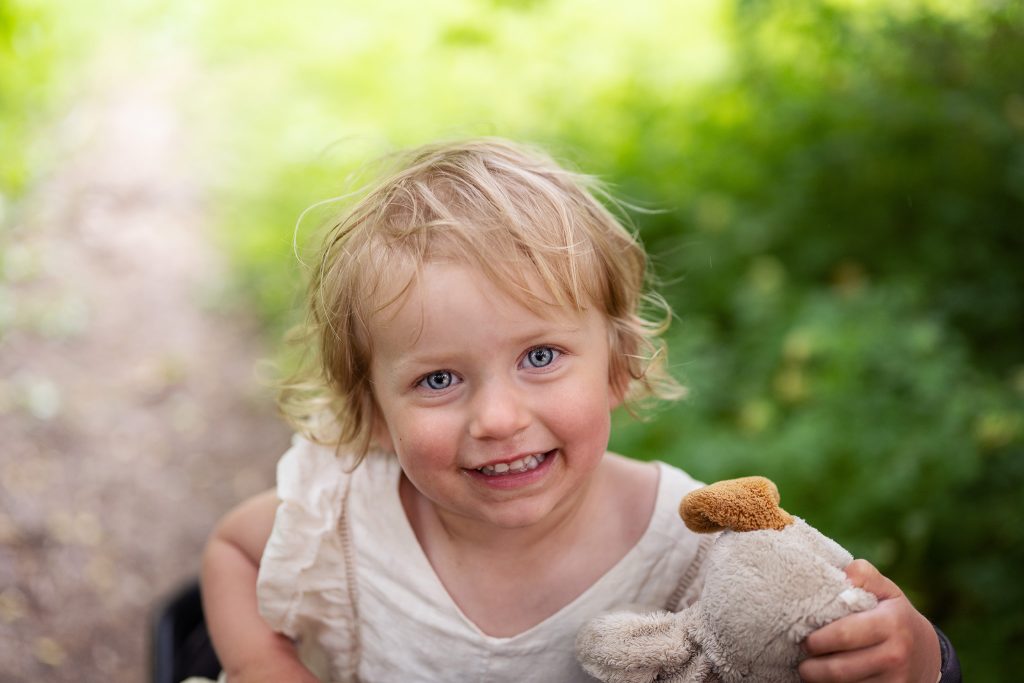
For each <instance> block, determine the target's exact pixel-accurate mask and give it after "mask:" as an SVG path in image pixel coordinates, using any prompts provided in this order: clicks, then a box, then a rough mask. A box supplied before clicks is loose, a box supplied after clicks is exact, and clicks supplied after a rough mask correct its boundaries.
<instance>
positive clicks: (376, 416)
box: [370, 399, 395, 453]
mask: <svg viewBox="0 0 1024 683" xmlns="http://www.w3.org/2000/svg"><path fill="white" fill-rule="evenodd" d="M371 411H372V415H373V418H372V420H371V421H370V430H371V433H370V436H371V438H372V439H373V443H374V444H376V445H377V447H378V448H380V449H381V450H382V451H385V452H387V453H394V452H395V443H394V440H393V439H392V438H391V430H390V429H388V423H387V420H385V419H384V413H383V412H381V409H380V406H379V405H378V404H377V400H376V399H374V400H373V406H372V408H371Z"/></svg>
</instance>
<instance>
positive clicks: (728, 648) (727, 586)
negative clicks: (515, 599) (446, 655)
mask: <svg viewBox="0 0 1024 683" xmlns="http://www.w3.org/2000/svg"><path fill="white" fill-rule="evenodd" d="M778 502H779V495H778V491H777V489H776V488H775V485H774V484H773V483H772V482H771V481H769V480H767V479H765V478H763V477H747V478H744V479H733V480H729V481H724V482H719V483H717V484H713V485H711V486H708V487H705V488H703V489H699V490H697V491H694V492H693V493H691V494H690V495H688V496H687V497H686V498H685V499H684V500H683V503H682V505H681V506H680V514H681V515H682V517H683V520H684V521H685V522H686V524H687V526H688V527H690V528H691V529H692V530H694V531H697V532H700V533H711V532H716V531H721V534H720V536H719V537H718V539H717V541H716V542H715V544H714V546H713V547H712V549H711V551H710V553H709V555H708V558H707V560H706V562H707V563H708V566H707V570H706V574H705V575H706V579H705V582H704V587H703V589H702V592H701V596H700V599H699V600H698V601H697V602H696V603H694V604H693V605H691V606H690V607H688V608H686V609H685V610H683V611H682V612H679V613H675V614H673V613H671V612H665V611H658V612H652V613H647V614H637V613H631V612H620V613H614V614H608V615H604V616H601V617H598V618H597V619H594V620H592V621H591V622H590V623H588V624H587V625H586V626H584V628H583V629H582V630H581V631H580V634H579V637H578V639H577V654H578V656H579V659H580V663H581V664H582V665H583V668H584V669H585V670H586V671H587V672H588V673H589V674H591V675H592V676H595V677H596V678H598V679H599V680H602V681H606V683H640V682H645V683H646V682H649V681H668V682H673V683H683V682H684V681H707V682H712V681H722V682H725V681H739V680H748V681H749V680H754V681H767V682H772V681H798V680H799V676H798V675H797V673H796V665H797V664H798V663H799V662H800V660H801V659H802V656H801V651H800V642H801V641H802V640H803V639H804V638H805V637H806V636H807V635H808V634H809V633H810V632H811V631H814V630H815V629H817V628H819V627H821V626H824V625H825V624H828V623H830V622H832V621H834V620H835V619H838V618H840V617H843V616H846V615H847V614H852V613H853V612H859V611H862V610H865V609H869V608H871V607H874V606H875V604H877V600H876V599H875V596H874V595H872V594H870V593H867V592H865V591H863V590H861V589H859V588H855V587H853V585H852V584H851V583H850V582H849V580H848V579H847V578H846V574H845V573H844V572H843V568H844V567H845V566H846V565H847V564H849V563H850V562H851V561H852V560H853V558H852V556H851V555H850V553H848V552H847V551H846V550H845V549H843V548H842V547H841V546H840V545H839V544H837V543H836V542H835V541H833V540H832V539H830V538H828V537H826V536H824V535H822V534H821V533H820V532H818V531H817V530H816V529H814V528H813V527H811V526H810V525H808V524H807V523H806V522H804V521H803V520H801V519H800V518H798V517H792V516H791V515H789V514H788V513H786V512H785V511H784V510H782V509H781V508H779V507H778Z"/></svg>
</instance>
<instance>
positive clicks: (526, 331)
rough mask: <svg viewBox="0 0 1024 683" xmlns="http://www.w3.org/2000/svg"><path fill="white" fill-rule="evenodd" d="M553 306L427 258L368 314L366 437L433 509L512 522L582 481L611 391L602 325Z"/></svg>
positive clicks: (604, 436)
mask: <svg viewBox="0 0 1024 683" xmlns="http://www.w3.org/2000/svg"><path fill="white" fill-rule="evenodd" d="M550 312H554V313H555V315H540V314H538V313H535V312H533V311H531V310H529V309H528V308H526V307H524V306H523V305H522V304H520V303H519V302H517V301H516V300H515V299H513V298H511V297H509V296H508V295H507V294H506V293H505V292H503V291H502V290H501V289H500V288H499V287H497V286H496V285H494V284H493V283H491V282H490V281H489V280H488V279H487V278H486V277H485V276H483V275H482V274H480V273H477V272H476V271H474V270H473V269H471V268H467V267H463V266H459V265H454V264H447V263H432V264H428V265H427V266H426V267H425V268H424V269H423V273H422V277H421V279H420V280H419V281H418V283H416V284H415V285H414V286H413V287H412V289H411V290H410V291H409V292H408V295H407V296H405V297H403V298H402V299H401V300H400V301H399V303H396V304H394V305H393V306H391V307H390V308H388V309H385V310H384V311H382V312H381V313H379V314H377V316H376V317H375V318H374V320H373V323H372V326H371V336H372V340H373V362H372V365H371V373H370V375H371V380H372V383H373V391H374V396H375V398H376V400H377V402H378V405H379V407H380V412H381V415H382V420H381V424H379V425H378V427H377V430H376V433H377V438H378V440H379V441H380V442H381V445H383V446H385V447H386V448H389V449H391V450H393V451H394V452H395V453H396V454H397V456H398V459H399V462H400V463H401V465H402V468H403V470H404V472H405V475H406V477H407V478H408V479H409V481H410V482H411V483H412V484H413V486H415V488H416V489H417V490H418V491H419V492H420V493H421V494H422V495H423V496H425V497H426V498H427V499H429V500H430V501H431V502H432V503H433V504H434V505H435V506H436V507H437V508H438V511H439V512H442V511H443V512H446V513H448V514H455V515H459V516H464V517H468V518H471V519H474V520H477V521H482V522H486V523H489V524H493V525H496V526H500V527H503V528H513V527H520V526H526V525H529V524H533V523H535V522H538V521H541V520H542V519H543V518H544V517H545V516H546V515H548V514H549V513H550V512H552V511H553V510H555V509H556V508H560V506H567V505H572V504H573V502H574V501H575V500H576V499H577V498H578V497H579V496H582V495H583V491H584V490H585V484H586V482H587V481H588V479H589V476H590V474H591V473H592V472H593V471H594V469H595V468H596V467H597V465H598V463H599V462H600V461H601V458H602V456H603V455H604V453H605V449H606V448H607V444H608V435H609V429H610V412H611V409H612V408H613V407H614V406H615V404H616V402H617V401H616V399H615V397H614V395H613V392H612V391H611V388H610V383H609V377H608V360H609V359H608V353H609V349H608V329H607V325H606V322H605V320H604V317H603V315H602V314H601V313H600V312H599V311H597V310H595V309H594V307H591V308H589V309H588V310H587V311H585V312H582V313H581V312H579V311H576V310H574V309H565V310H561V309H552V311H545V313H550Z"/></svg>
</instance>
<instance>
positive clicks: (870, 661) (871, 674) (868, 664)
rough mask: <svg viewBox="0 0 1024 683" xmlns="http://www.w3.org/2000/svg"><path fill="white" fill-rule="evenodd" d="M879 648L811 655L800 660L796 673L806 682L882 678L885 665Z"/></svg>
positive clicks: (873, 679)
mask: <svg viewBox="0 0 1024 683" xmlns="http://www.w3.org/2000/svg"><path fill="white" fill-rule="evenodd" d="M880 649H881V648H880V647H878V646H875V647H870V648H864V649H861V650H850V651H848V652H837V653H834V654H830V655H824V656H821V657H811V658H808V659H805V660H804V661H802V662H800V665H799V666H798V667H797V673H799V674H800V680H802V681H807V682H808V683H825V682H826V681H828V682H833V681H875V680H882V679H883V678H884V676H883V674H884V673H885V666H884V664H883V657H882V655H881V653H880Z"/></svg>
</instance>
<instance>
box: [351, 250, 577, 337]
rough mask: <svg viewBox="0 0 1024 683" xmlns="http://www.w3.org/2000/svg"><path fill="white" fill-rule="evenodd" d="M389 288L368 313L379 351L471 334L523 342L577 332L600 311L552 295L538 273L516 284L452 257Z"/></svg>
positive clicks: (431, 265) (423, 269) (429, 265)
mask: <svg viewBox="0 0 1024 683" xmlns="http://www.w3.org/2000/svg"><path fill="white" fill-rule="evenodd" d="M531 280H532V281H533V282H531ZM524 287H525V288H526V289H525V290H524ZM390 289H392V290H393V291H391V292H381V295H382V297H381V298H382V299H383V304H382V305H380V307H379V308H378V310H377V311H376V312H375V313H374V314H373V315H372V316H371V319H370V333H371V337H372V340H373V345H374V347H375V351H374V355H375V356H376V355H378V354H379V353H381V352H384V353H388V352H400V351H401V350H403V349H409V348H412V347H414V346H417V345H420V346H422V345H423V344H424V343H427V342H429V343H430V344H431V345H435V346H443V345H445V344H448V345H452V346H457V345H459V344H460V343H461V342H464V341H466V340H468V339H470V338H472V339H473V340H475V341H476V342H478V343H485V344H503V343H505V342H506V341H508V342H511V343H520V342H524V341H526V340H528V339H531V338H533V337H536V336H539V335H544V334H551V333H573V332H578V331H580V330H581V329H582V328H583V327H585V326H586V322H587V319H588V318H589V317H590V316H591V315H596V313H594V312H593V311H592V310H590V309H592V307H590V308H588V309H582V310H580V309H577V308H576V307H574V306H570V305H560V304H558V303H555V302H553V301H551V297H550V296H548V294H547V292H546V291H545V290H544V288H543V287H542V286H541V285H540V283H539V281H538V278H526V281H525V283H524V285H523V286H514V287H513V286H508V283H501V282H494V281H493V279H492V278H490V277H488V276H487V275H486V274H484V273H481V272H480V271H479V270H478V269H475V268H472V267H469V266H465V265H459V264H453V263H444V262H440V263H437V262H434V263H427V264H425V265H424V266H423V267H422V268H421V269H419V270H418V271H417V272H416V273H414V274H412V276H411V277H410V278H409V279H408V280H407V281H406V282H404V283H394V285H393V286H392V287H391V288H390Z"/></svg>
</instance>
